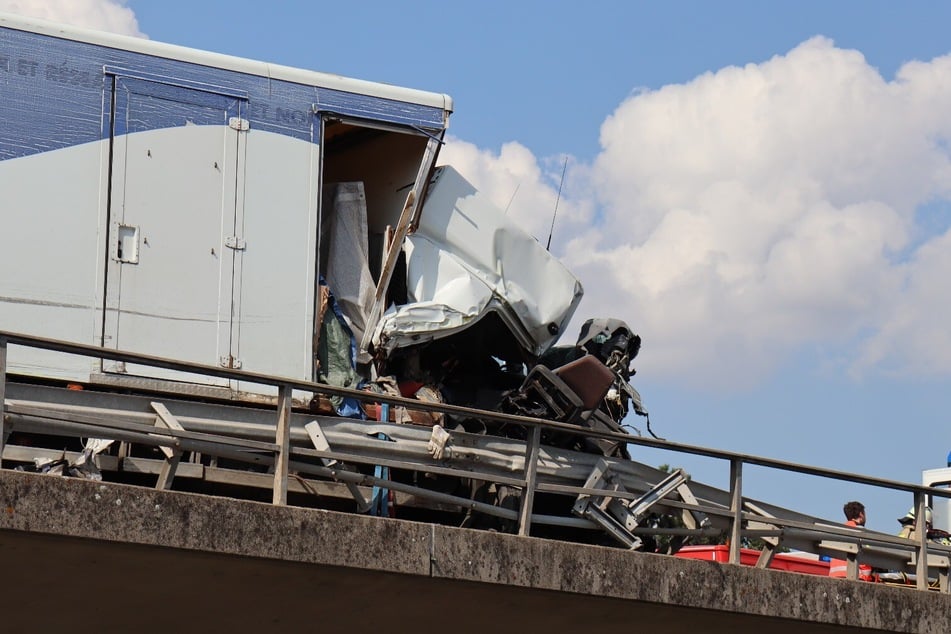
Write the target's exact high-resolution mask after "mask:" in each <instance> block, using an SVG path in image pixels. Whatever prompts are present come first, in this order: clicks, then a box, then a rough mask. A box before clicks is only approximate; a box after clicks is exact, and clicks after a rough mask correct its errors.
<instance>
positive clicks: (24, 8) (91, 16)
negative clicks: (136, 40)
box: [0, 0, 145, 37]
mask: <svg viewBox="0 0 951 634" xmlns="http://www.w3.org/2000/svg"><path fill="white" fill-rule="evenodd" d="M0 11H5V12H8V13H16V14H19V15H23V16H27V17H31V18H40V19H43V20H49V21H51V22H61V23H63V24H72V25H74V26H81V27H85V28H88V29H95V30H97V31H109V32H111V33H120V34H124V35H135V36H138V37H145V34H144V33H142V32H141V31H139V23H138V21H137V20H136V18H135V13H134V12H133V11H132V9H130V8H129V7H127V6H126V2H125V1H124V0H0Z"/></svg>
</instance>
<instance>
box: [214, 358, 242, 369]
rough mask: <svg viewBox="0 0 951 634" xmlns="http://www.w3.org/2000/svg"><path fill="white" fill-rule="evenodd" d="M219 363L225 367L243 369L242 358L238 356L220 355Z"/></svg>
mask: <svg viewBox="0 0 951 634" xmlns="http://www.w3.org/2000/svg"><path fill="white" fill-rule="evenodd" d="M218 365H220V366H221V367H223V368H232V369H234V370H240V369H241V359H238V358H236V357H232V356H230V355H229V356H227V357H218Z"/></svg>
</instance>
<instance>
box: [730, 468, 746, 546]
mask: <svg viewBox="0 0 951 634" xmlns="http://www.w3.org/2000/svg"><path fill="white" fill-rule="evenodd" d="M730 512H731V514H732V515H733V520H732V522H731V524H730V563H731V564H738V563H740V547H741V546H742V543H741V542H742V537H741V533H740V530H741V529H742V527H743V521H742V519H741V518H740V516H741V513H742V512H743V463H742V462H741V461H740V460H739V459H738V458H733V459H732V460H730Z"/></svg>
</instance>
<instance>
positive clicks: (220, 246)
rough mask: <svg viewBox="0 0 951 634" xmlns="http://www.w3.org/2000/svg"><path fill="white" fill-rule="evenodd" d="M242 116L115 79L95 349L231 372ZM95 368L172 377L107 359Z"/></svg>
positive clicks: (154, 86)
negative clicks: (106, 235)
mask: <svg viewBox="0 0 951 634" xmlns="http://www.w3.org/2000/svg"><path fill="white" fill-rule="evenodd" d="M244 111H246V100H245V99H244V98H242V97H241V96H240V95H229V94H220V93H217V92H209V91H207V90H203V89H198V88H193V87H189V86H183V85H172V84H169V83H163V82H161V81H154V80H151V79H142V78H137V77H122V76H116V77H115V79H114V105H113V109H112V113H113V114H112V121H111V123H112V128H111V141H112V145H111V160H110V163H111V180H110V188H109V197H110V199H109V212H108V213H109V223H108V226H109V239H108V241H107V244H108V253H107V254H106V262H107V265H106V284H105V298H104V302H103V310H104V315H103V345H104V346H105V347H109V348H118V349H122V350H129V351H133V352H140V353H144V354H150V355H156V356H161V357H167V358H169V359H174V360H181V361H189V362H197V363H203V364H209V365H217V366H225V367H234V366H235V365H237V364H236V363H235V361H234V357H233V356H232V352H231V327H232V315H233V314H234V313H235V312H237V311H236V307H235V306H233V298H234V286H235V279H234V276H235V271H236V266H235V259H236V257H238V256H239V253H240V251H241V249H242V248H243V236H241V235H239V228H240V226H241V223H240V222H239V220H240V218H239V217H238V216H239V211H240V210H239V209H238V198H237V194H236V192H237V191H238V182H239V179H241V178H242V172H243V162H244V157H243V144H244V140H243V137H244V135H243V134H242V131H244V130H246V129H247V124H246V122H245V121H244V120H243V119H242V115H243V112H244ZM238 270H240V269H238ZM102 369H103V371H104V372H116V373H125V374H133V375H138V376H149V377H159V378H177V379H182V378H183V376H182V375H176V374H174V373H172V372H170V371H167V370H162V369H157V368H148V367H137V366H126V364H123V363H116V362H109V361H106V362H104V363H103V367H102ZM187 378H188V379H189V380H198V381H200V382H203V383H208V384H214V385H227V383H228V381H227V380H224V379H215V378H213V377H187Z"/></svg>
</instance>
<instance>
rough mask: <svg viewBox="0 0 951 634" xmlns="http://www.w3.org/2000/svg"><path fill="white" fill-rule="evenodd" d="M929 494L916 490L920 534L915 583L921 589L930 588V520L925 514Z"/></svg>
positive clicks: (916, 521) (917, 522)
mask: <svg viewBox="0 0 951 634" xmlns="http://www.w3.org/2000/svg"><path fill="white" fill-rule="evenodd" d="M926 499H927V496H925V494H924V493H922V492H921V491H916V492H915V530H916V531H917V535H918V544H917V546H918V551H917V552H918V556H917V562H916V565H915V583H916V585H917V587H918V589H919V590H927V589H928V522H927V521H926V520H927V516H926V514H925V508H926V506H927V505H926V504H925V500H926Z"/></svg>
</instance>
